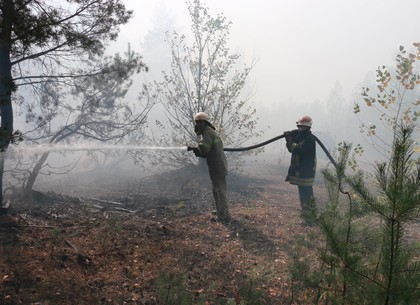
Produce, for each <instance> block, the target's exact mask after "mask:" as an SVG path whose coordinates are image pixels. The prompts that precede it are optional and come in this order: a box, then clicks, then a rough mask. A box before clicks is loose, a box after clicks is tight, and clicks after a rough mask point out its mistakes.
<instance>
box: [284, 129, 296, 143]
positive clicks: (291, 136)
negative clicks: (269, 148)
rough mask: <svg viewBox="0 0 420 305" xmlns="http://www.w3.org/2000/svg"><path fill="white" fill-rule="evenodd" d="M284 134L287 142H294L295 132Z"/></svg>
mask: <svg viewBox="0 0 420 305" xmlns="http://www.w3.org/2000/svg"><path fill="white" fill-rule="evenodd" d="M283 134H284V138H285V139H286V142H288V143H289V142H291V141H293V139H294V137H295V136H294V134H293V132H291V131H285V132H283Z"/></svg>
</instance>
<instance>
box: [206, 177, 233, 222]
mask: <svg viewBox="0 0 420 305" xmlns="http://www.w3.org/2000/svg"><path fill="white" fill-rule="evenodd" d="M210 179H211V184H212V186H213V197H214V201H215V203H216V211H217V217H218V218H219V219H220V220H229V219H230V214H229V206H228V205H229V203H228V199H227V191H226V176H215V175H210Z"/></svg>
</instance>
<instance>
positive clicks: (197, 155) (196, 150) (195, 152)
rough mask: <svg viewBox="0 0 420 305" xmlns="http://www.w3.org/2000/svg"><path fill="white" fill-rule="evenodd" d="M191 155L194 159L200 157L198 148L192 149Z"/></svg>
mask: <svg viewBox="0 0 420 305" xmlns="http://www.w3.org/2000/svg"><path fill="white" fill-rule="evenodd" d="M193 153H194V155H195V156H196V157H200V150H199V149H198V147H193Z"/></svg>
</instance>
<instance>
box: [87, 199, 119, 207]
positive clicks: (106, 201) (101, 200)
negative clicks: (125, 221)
mask: <svg viewBox="0 0 420 305" xmlns="http://www.w3.org/2000/svg"><path fill="white" fill-rule="evenodd" d="M90 199H92V200H96V201H99V202H103V203H110V204H116V205H123V203H121V202H116V201H109V200H103V199H99V198H90Z"/></svg>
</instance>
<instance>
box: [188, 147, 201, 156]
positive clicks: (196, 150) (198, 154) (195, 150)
mask: <svg viewBox="0 0 420 305" xmlns="http://www.w3.org/2000/svg"><path fill="white" fill-rule="evenodd" d="M191 150H192V151H193V153H194V155H195V156H196V157H199V156H200V150H199V149H198V147H192V146H188V147H187V151H191Z"/></svg>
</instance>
